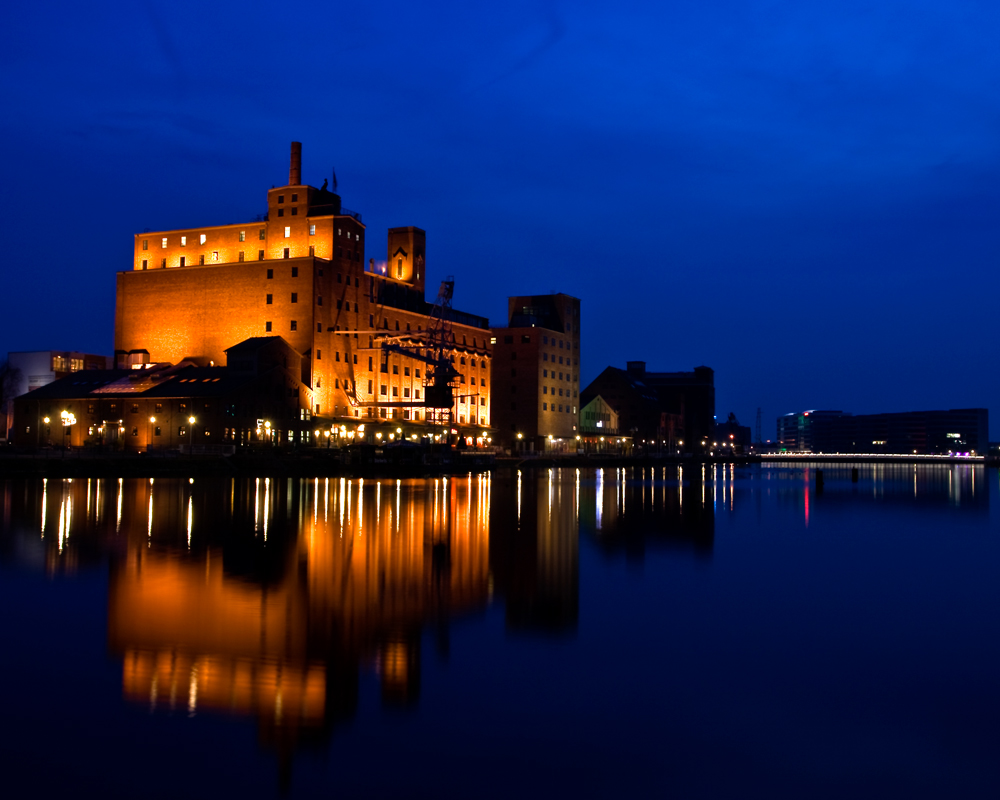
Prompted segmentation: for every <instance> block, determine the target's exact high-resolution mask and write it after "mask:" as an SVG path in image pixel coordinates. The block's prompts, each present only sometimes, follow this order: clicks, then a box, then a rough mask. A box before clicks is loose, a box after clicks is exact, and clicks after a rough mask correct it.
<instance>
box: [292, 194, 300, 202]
mask: <svg viewBox="0 0 1000 800" xmlns="http://www.w3.org/2000/svg"><path fill="white" fill-rule="evenodd" d="M292 202H293V203H297V202H299V196H298V195H297V194H293V195H292Z"/></svg>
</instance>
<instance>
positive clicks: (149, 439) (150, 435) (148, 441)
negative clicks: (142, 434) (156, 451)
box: [146, 417, 156, 452]
mask: <svg viewBox="0 0 1000 800" xmlns="http://www.w3.org/2000/svg"><path fill="white" fill-rule="evenodd" d="M154 422H156V417H150V418H149V428H147V431H148V434H147V436H146V452H149V450H150V449H151V448H152V446H153V423H154Z"/></svg>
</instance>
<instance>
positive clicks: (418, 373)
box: [413, 369, 420, 397]
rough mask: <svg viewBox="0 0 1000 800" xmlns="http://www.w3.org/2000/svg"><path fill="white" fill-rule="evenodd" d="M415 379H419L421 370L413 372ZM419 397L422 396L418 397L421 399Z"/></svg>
mask: <svg viewBox="0 0 1000 800" xmlns="http://www.w3.org/2000/svg"><path fill="white" fill-rule="evenodd" d="M413 377H414V378H419V377H420V370H419V369H415V370H413ZM419 396H420V395H417V397H419Z"/></svg>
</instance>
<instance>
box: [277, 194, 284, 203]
mask: <svg viewBox="0 0 1000 800" xmlns="http://www.w3.org/2000/svg"><path fill="white" fill-rule="evenodd" d="M278 202H279V203H284V202H285V196H284V195H283V194H279V195H278Z"/></svg>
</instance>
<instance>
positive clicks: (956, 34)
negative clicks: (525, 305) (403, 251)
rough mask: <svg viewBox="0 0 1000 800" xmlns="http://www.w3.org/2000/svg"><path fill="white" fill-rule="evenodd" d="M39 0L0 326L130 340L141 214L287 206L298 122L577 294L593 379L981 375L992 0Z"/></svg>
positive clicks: (467, 245)
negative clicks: (617, 375) (278, 200)
mask: <svg viewBox="0 0 1000 800" xmlns="http://www.w3.org/2000/svg"><path fill="white" fill-rule="evenodd" d="M478 5H481V4H468V3H401V2H367V3H353V4H330V3H299V4H295V5H292V6H284V7H283V6H281V5H280V4H276V3H262V2H242V3H189V2H184V0H181V1H180V2H173V3H165V2H152V1H150V2H143V3H122V2H109V3H100V4H97V5H91V6H84V5H60V6H59V7H58V8H56V7H50V6H45V5H42V4H20V5H18V6H13V7H11V8H9V9H8V10H7V11H6V12H5V14H4V27H5V36H4V40H5V41H4V47H3V48H0V63H2V66H3V69H2V71H0V86H2V101H3V108H4V113H3V115H2V116H0V137H2V138H0V143H2V145H3V149H4V153H5V154H6V157H5V158H4V159H3V162H2V164H3V166H2V173H0V180H2V186H3V191H2V193H0V197H2V209H0V210H2V213H3V219H4V231H3V235H4V241H5V243H6V246H5V252H4V259H3V272H2V284H0V285H2V286H3V290H4V291H3V294H4V297H5V299H6V302H5V303H4V310H3V314H2V315H0V351H3V352H6V351H9V350H28V349H47V348H59V349H79V350H88V351H96V352H105V353H109V354H110V352H111V349H112V335H113V326H114V287H115V272H116V271H118V270H123V269H127V268H129V266H130V264H131V247H132V235H133V234H134V233H137V232H140V231H142V230H143V229H144V228H150V229H152V230H159V229H170V228H177V227H182V226H193V225H204V224H223V223H227V222H235V221H239V220H244V219H250V218H251V217H252V216H253V215H256V214H258V213H262V212H263V211H264V210H265V192H266V190H267V189H268V188H269V187H270V186H271V185H272V184H277V185H281V184H284V183H285V182H286V181H287V174H288V172H287V170H288V144H289V142H290V141H291V140H293V139H295V140H299V141H301V142H302V143H303V176H304V180H305V181H306V182H309V183H313V184H314V185H319V184H321V183H322V180H323V178H324V177H326V176H327V175H329V173H330V169H331V168H332V167H336V170H337V177H338V179H339V182H340V193H341V195H342V196H343V200H344V203H345V205H347V206H348V207H350V208H352V209H355V210H358V211H361V212H362V214H363V215H364V221H365V223H366V224H367V226H368V252H367V255H368V256H369V257H371V256H374V257H375V258H384V257H385V231H386V228H388V227H389V226H396V225H418V226H420V227H422V228H424V229H426V230H427V238H428V260H427V266H428V279H429V282H428V285H429V286H436V285H437V281H438V280H439V279H440V278H441V277H443V276H444V275H446V274H454V275H455V276H456V280H457V284H456V300H455V303H456V306H458V307H459V308H462V309H463V310H467V311H472V312H476V313H480V314H483V315H487V316H489V317H490V318H491V319H492V320H493V321H495V322H502V321H503V320H504V317H505V314H506V297H507V295H510V294H528V293H544V292H548V291H550V290H557V291H563V292H566V293H569V294H573V295H575V296H577V297H580V298H581V299H582V301H583V315H584V316H583V344H582V348H583V350H582V374H581V381H583V382H584V383H587V382H589V381H590V380H591V379H592V378H593V377H595V376H596V375H597V374H598V373H599V372H600V371H601V370H602V369H603V368H604V367H605V366H607V365H610V364H613V365H618V366H624V363H625V361H626V360H628V359H644V360H646V361H647V362H648V363H649V367H650V368H651V369H662V370H681V369H685V370H686V369H691V368H692V367H694V366H696V365H698V364H707V365H709V366H711V367H713V368H714V369H715V370H716V386H717V390H718V403H717V410H718V413H719V416H720V417H723V416H724V415H725V414H726V413H727V412H728V411H730V410H732V411H735V412H736V413H737V415H738V416H739V418H740V421H741V422H743V423H744V424H747V425H753V423H754V416H755V413H756V409H757V407H758V406H760V407H762V409H763V415H764V434H765V437H768V436H770V437H773V435H774V424H775V422H774V421H775V417H776V416H777V415H778V414H781V413H785V412H788V411H795V410H801V409H805V408H837V409H844V410H849V411H854V412H855V413H864V412H877V411H903V410H915V409H924V408H949V407H970V406H987V407H989V409H990V414H991V417H992V419H991V429H992V434H991V438H993V439H1000V369H998V366H1000V333H998V331H1000V324H998V316H1000V315H998V306H1000V47H998V46H997V42H998V39H1000V5H998V4H997V3H996V2H995V1H994V2H935V3H927V2H919V0H918V1H917V2H914V0H907V2H901V1H900V0H883V2H879V3H872V2H864V3H860V2H843V0H838V2H829V3H817V2H803V1H802V0H800V1H799V2H757V3H745V2H714V3H703V2H694V0H691V1H690V2H673V3H665V4H653V3H628V2H619V3H591V2H573V3H569V2H566V3H555V2H553V3H537V2H535V3H524V2H507V3H503V4H496V5H494V6H490V7H489V8H480V7H474V6H478Z"/></svg>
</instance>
